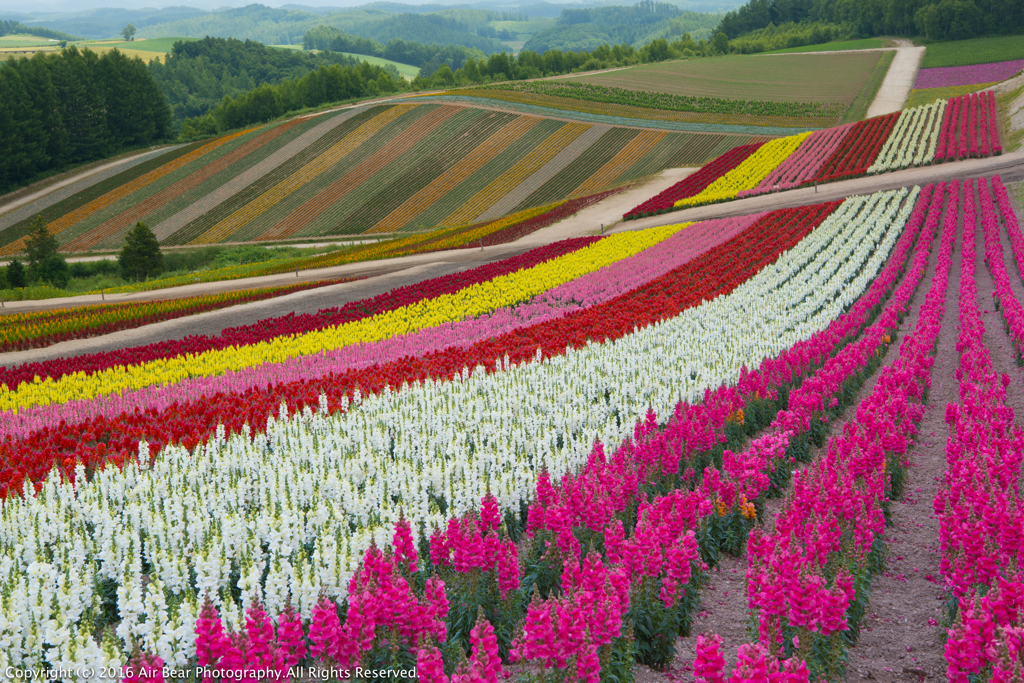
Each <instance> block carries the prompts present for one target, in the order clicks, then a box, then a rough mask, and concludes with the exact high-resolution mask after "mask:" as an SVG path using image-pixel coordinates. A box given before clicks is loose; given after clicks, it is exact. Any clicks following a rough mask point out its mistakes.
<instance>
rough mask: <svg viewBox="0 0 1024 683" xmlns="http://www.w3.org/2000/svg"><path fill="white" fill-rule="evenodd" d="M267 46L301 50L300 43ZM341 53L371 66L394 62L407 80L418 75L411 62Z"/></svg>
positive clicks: (418, 69) (417, 70)
mask: <svg viewBox="0 0 1024 683" xmlns="http://www.w3.org/2000/svg"><path fill="white" fill-rule="evenodd" d="M267 47H276V48H280V49H282V50H301V49H302V46H301V45H268V46H267ZM342 54H344V55H348V56H349V57H355V58H356V59H358V60H360V61H363V62H369V63H370V64H371V65H372V66H387V65H388V64H394V65H395V68H396V69H398V73H400V74H402V76H404V77H405V80H407V81H411V80H412V79H414V78H416V76H417V75H419V73H420V68H419V67H418V66H413V65H411V64H402V63H401V62H392V61H391V60H389V59H381V58H380V57H370V56H367V55H357V54H356V53H354V52H342Z"/></svg>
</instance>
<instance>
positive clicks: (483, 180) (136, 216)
mask: <svg viewBox="0 0 1024 683" xmlns="http://www.w3.org/2000/svg"><path fill="white" fill-rule="evenodd" d="M749 139H750V138H749V137H743V136H733V135H700V134H687V133H672V132H665V131H648V132H638V131H635V130H632V129H623V128H618V127H613V126H604V125H592V124H589V123H579V122H565V121H559V120H553V119H544V118H539V117H534V116H527V115H523V114H517V113H512V112H495V111H488V110H485V109H482V108H479V107H467V106H457V105H452V104H436V103H422V104H397V105H381V106H376V107H361V108H355V109H348V110H343V111H340V112H334V113H328V114H323V115H319V116H313V117H308V118H305V119H294V120H291V121H288V122H284V123H279V124H273V125H269V126H264V127H261V128H258V129H253V130H247V131H241V132H238V133H233V134H231V135H227V136H223V137H221V138H217V139H215V140H212V141H209V142H203V143H195V144H193V145H188V146H184V147H180V148H177V149H175V150H172V151H170V152H168V153H166V154H164V155H162V156H158V157H154V158H151V159H148V160H146V161H144V162H142V163H139V164H136V165H133V166H131V167H128V168H125V169H123V170H122V171H121V172H119V173H116V174H113V175H104V176H103V177H102V178H97V179H96V180H95V181H94V182H93V183H92V184H89V185H87V186H84V187H79V191H78V192H76V193H74V194H71V195H69V196H64V197H63V198H61V199H60V200H59V201H50V202H48V203H43V200H40V204H39V206H38V211H37V212H36V211H30V210H19V211H18V212H16V214H17V215H12V216H0V254H16V253H19V252H21V251H23V250H24V238H25V236H26V235H27V232H28V229H29V225H30V223H31V221H32V219H33V218H34V217H35V215H41V216H42V217H43V220H44V221H45V222H46V225H47V229H48V230H49V231H50V233H51V234H54V235H55V236H56V237H57V240H58V241H59V243H60V245H61V249H62V250H63V251H65V252H70V251H84V250H92V249H112V248H119V247H120V243H121V241H122V240H123V238H124V234H125V232H126V231H127V229H128V228H130V227H131V226H133V225H134V224H135V223H136V222H137V221H140V220H141V221H144V222H145V223H146V224H147V225H148V226H149V227H150V228H151V229H152V230H153V231H154V233H155V234H156V235H157V238H158V239H159V240H160V242H161V243H162V244H165V245H190V244H197V245H198V244H212V243H218V242H248V241H270V240H281V239H289V238H302V237H322V236H330V235H340V234H361V233H367V232H371V233H398V232H407V231H423V230H429V229H431V228H435V227H436V226H449V227H455V226H460V225H468V224H470V223H473V222H475V221H481V220H493V219H496V218H500V217H501V216H503V215H507V214H511V213H514V212H516V211H522V210H526V209H529V208H533V207H537V206H543V205H548V204H552V203H554V202H557V201H562V200H564V199H566V198H575V197H582V196H588V195H591V194H594V193H597V192H600V191H603V190H605V189H607V188H609V187H613V186H616V185H622V184H624V183H627V182H629V181H631V180H634V179H636V178H639V177H642V176H644V175H648V174H651V173H655V172H658V171H661V170H662V169H664V168H666V167H670V166H674V165H679V164H681V163H689V164H692V163H702V162H704V161H707V160H708V159H710V158H713V157H714V156H715V155H717V154H720V153H721V152H722V151H724V150H725V149H729V148H730V147H732V146H735V145H737V144H740V143H744V142H746V141H748V140H749Z"/></svg>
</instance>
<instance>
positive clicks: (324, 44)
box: [302, 25, 486, 75]
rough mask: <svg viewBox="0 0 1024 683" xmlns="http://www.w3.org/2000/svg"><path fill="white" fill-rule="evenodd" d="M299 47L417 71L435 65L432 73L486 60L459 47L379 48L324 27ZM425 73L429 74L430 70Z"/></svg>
mask: <svg viewBox="0 0 1024 683" xmlns="http://www.w3.org/2000/svg"><path fill="white" fill-rule="evenodd" d="M302 44H303V47H304V48H305V49H307V50H332V51H334V52H351V53H355V54H358V55H367V56H369V57H380V58H382V59H388V60H391V61H392V62H399V63H400V64H411V65H412V66H419V67H422V66H424V65H426V64H429V63H430V62H436V66H435V67H434V70H436V68H437V67H439V66H440V65H441V64H448V66H449V67H451V68H453V69H458V68H460V67H461V66H462V65H463V64H465V63H466V60H468V59H471V58H472V59H480V58H481V57H485V56H486V54H485V53H484V52H483V51H481V50H476V49H473V48H468V47H464V46H462V45H452V44H449V45H437V44H436V43H435V44H433V45H424V44H423V43H416V42H412V41H406V40H402V39H401V38H392V39H391V40H389V41H388V42H387V43H386V44H384V45H381V44H380V43H378V42H377V41H375V40H372V39H370V38H364V37H362V36H355V35H351V34H349V33H345V32H344V31H341V30H339V29H337V28H334V27H333V26H324V25H320V26H315V27H313V28H311V29H310V30H308V31H306V35H305V36H303V39H302ZM428 71H429V72H430V73H433V71H432V70H430V69H428ZM428 75H429V74H428Z"/></svg>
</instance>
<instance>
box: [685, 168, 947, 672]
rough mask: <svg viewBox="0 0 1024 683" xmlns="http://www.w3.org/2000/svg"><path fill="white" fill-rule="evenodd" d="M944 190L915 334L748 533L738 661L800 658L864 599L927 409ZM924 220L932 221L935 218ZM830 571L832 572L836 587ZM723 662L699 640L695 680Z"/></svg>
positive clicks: (914, 273) (916, 272)
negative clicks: (770, 526)
mask: <svg viewBox="0 0 1024 683" xmlns="http://www.w3.org/2000/svg"><path fill="white" fill-rule="evenodd" d="M948 191H949V195H950V202H949V207H947V210H946V214H945V220H944V224H943V232H942V241H941V246H940V250H939V254H938V266H937V268H936V272H935V275H934V278H933V281H932V286H931V288H930V290H929V292H928V294H927V296H926V299H925V302H924V304H923V306H922V308H921V315H920V318H919V320H918V324H917V327H916V328H915V330H914V333H913V334H912V335H910V336H909V337H908V338H907V339H906V340H904V342H903V343H902V344H901V345H900V354H899V356H898V358H897V359H896V361H895V362H894V363H893V364H892V365H891V366H887V367H885V368H884V369H883V370H882V372H881V373H880V376H879V378H878V381H877V383H876V385H875V388H874V389H873V391H872V392H871V394H870V395H869V396H868V397H867V398H866V399H865V400H864V401H862V402H861V403H860V405H858V406H857V411H856V416H855V418H854V419H853V420H851V421H850V422H848V423H847V425H846V426H845V428H844V429H843V433H842V434H841V435H836V436H833V437H832V438H831V439H830V440H829V444H828V449H827V452H826V454H825V456H824V457H823V458H822V459H821V460H819V461H817V462H816V463H815V464H813V465H812V466H810V467H809V468H807V469H806V470H805V471H804V472H802V473H801V474H799V475H795V476H794V481H793V490H792V492H791V494H790V495H789V496H788V497H787V499H786V501H785V503H784V506H783V509H782V511H781V512H780V513H779V515H778V516H777V517H776V528H775V531H774V533H765V532H762V531H760V530H758V529H755V530H753V531H752V532H751V535H750V540H749V543H748V557H749V559H748V570H747V586H748V603H749V608H750V609H751V611H752V612H753V613H754V614H755V616H756V618H757V622H758V633H759V641H760V642H759V644H758V645H753V646H752V645H744V646H741V653H740V654H741V655H743V657H741V658H740V661H741V662H744V661H745V660H750V658H751V653H752V652H754V653H755V654H757V655H759V656H766V655H764V653H767V656H770V655H772V654H774V656H775V658H776V660H777V661H778V660H781V659H782V657H783V655H784V653H785V652H786V651H787V650H788V651H789V652H791V653H792V655H793V656H795V657H801V658H802V657H803V656H804V655H805V654H806V653H808V652H809V651H810V649H811V648H812V647H813V640H814V638H818V637H829V636H831V635H832V634H835V633H837V632H838V631H841V630H845V629H847V628H849V624H848V623H847V621H846V616H845V615H846V612H847V609H848V608H849V606H850V605H851V604H852V603H853V602H854V600H863V598H864V597H865V596H858V595H857V590H856V589H855V588H854V586H855V581H854V579H855V578H856V577H855V575H862V574H867V573H869V568H868V567H869V556H870V554H871V553H872V552H874V551H875V548H876V539H878V540H880V537H881V535H882V534H883V533H884V529H885V522H884V515H883V509H882V506H883V504H884V502H885V501H886V500H887V497H888V490H889V486H890V485H891V481H889V480H887V477H891V476H892V471H893V463H894V462H895V463H897V464H898V465H899V466H905V462H904V459H905V456H906V451H907V448H908V447H909V445H910V442H911V440H912V438H913V436H914V434H915V433H916V431H917V427H916V425H917V423H918V422H919V421H920V419H921V416H922V415H923V405H922V396H923V393H924V391H925V389H926V387H928V386H929V385H930V368H931V358H930V357H929V356H930V355H931V352H932V350H933V348H934V344H935V340H936V339H937V337H938V333H939V330H940V328H941V323H942V317H943V315H944V312H945V292H946V285H947V282H948V277H949V270H950V265H951V261H952V248H953V243H954V240H955V237H956V220H957V195H958V187H957V183H955V182H954V183H953V184H952V185H951V186H950V187H949V190H948ZM944 194H945V193H944V192H943V190H942V188H941V187H940V188H939V190H938V191H936V192H935V193H934V194H933V195H932V196H931V201H932V202H933V203H934V204H937V205H938V207H939V208H941V205H942V200H943V197H944ZM933 208H934V207H933ZM933 213H934V212H933ZM929 225H933V224H932V223H931V221H929ZM930 244H931V232H930V230H928V229H927V228H926V230H925V232H924V233H923V235H922V237H921V240H920V241H919V243H918V248H917V252H916V253H915V257H914V261H913V263H912V265H911V266H910V268H909V270H908V273H907V276H906V280H905V281H904V283H903V284H902V285H901V287H900V291H899V292H898V293H897V295H896V296H895V297H894V301H893V302H892V304H894V305H892V306H890V307H887V311H886V312H888V311H889V310H894V309H895V310H905V309H906V305H907V299H906V298H904V296H903V295H905V294H907V293H912V292H913V290H914V289H916V287H917V285H918V283H919V281H920V278H921V277H922V275H923V273H924V267H925V265H926V264H927V260H928V253H929V251H930ZM882 315H883V316H885V315H886V313H883V314H882ZM818 407H819V408H821V405H820V404H819V405H818ZM803 424H806V422H804V423H803ZM887 466H888V471H887ZM828 576H835V580H834V587H831V586H830V585H829V584H830V583H832V582H830V581H828V580H827V578H826V577H828ZM856 585H860V582H856ZM784 632H785V636H784ZM815 634H818V635H815ZM751 648H754V649H753V650H752V649H751ZM791 659H792V657H791ZM720 662H721V655H720V653H719V651H718V642H717V641H716V640H714V639H710V640H709V639H703V640H702V641H701V642H700V643H699V645H698V656H697V660H696V662H695V668H694V674H695V676H696V678H697V680H699V681H706V682H708V683H712V682H714V683H717V682H719V681H723V680H724V678H723V677H722V672H721V664H720ZM744 666H745V667H746V668H744V669H742V670H741V669H738V670H737V672H736V673H735V674H734V675H733V677H732V678H731V679H730V680H731V681H752V680H765V679H764V678H763V677H760V678H758V677H757V676H758V675H759V673H758V672H757V671H755V670H753V669H751V667H750V665H749V663H746V664H744ZM819 673H821V674H823V675H830V674H836V673H837V672H819Z"/></svg>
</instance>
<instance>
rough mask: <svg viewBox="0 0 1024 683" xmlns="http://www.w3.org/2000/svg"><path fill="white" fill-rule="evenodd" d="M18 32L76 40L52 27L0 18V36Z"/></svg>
mask: <svg viewBox="0 0 1024 683" xmlns="http://www.w3.org/2000/svg"><path fill="white" fill-rule="evenodd" d="M19 33H27V34H29V35H33V36H39V37H40V38H50V39H52V40H78V38H76V37H75V36H72V35H68V34H67V33H64V32H62V31H54V30H53V29H49V28H43V27H42V26H25V24H22V23H20V22H17V21H14V20H13V19H12V20H10V21H4V20H3V19H0V36H12V35H17V34H19Z"/></svg>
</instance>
